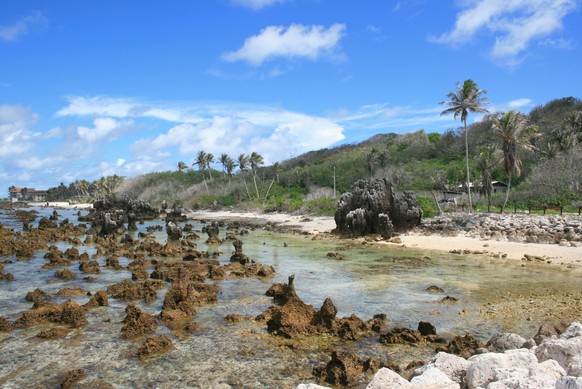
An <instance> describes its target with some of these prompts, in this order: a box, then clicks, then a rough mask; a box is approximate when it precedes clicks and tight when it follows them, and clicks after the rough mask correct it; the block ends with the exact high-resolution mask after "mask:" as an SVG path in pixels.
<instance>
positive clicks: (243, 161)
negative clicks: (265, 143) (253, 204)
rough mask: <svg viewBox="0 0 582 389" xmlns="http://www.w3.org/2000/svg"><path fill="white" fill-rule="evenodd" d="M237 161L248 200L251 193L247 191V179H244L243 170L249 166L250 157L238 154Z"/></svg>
mask: <svg viewBox="0 0 582 389" xmlns="http://www.w3.org/2000/svg"><path fill="white" fill-rule="evenodd" d="M237 162H238V168H239V170H240V174H241V176H242V179H243V182H244V184H245V189H246V190H247V196H249V200H250V199H251V194H250V192H249V187H248V186H247V180H246V179H245V172H246V171H247V170H248V168H249V162H250V157H249V156H248V155H245V154H241V155H239V156H238V159H237Z"/></svg>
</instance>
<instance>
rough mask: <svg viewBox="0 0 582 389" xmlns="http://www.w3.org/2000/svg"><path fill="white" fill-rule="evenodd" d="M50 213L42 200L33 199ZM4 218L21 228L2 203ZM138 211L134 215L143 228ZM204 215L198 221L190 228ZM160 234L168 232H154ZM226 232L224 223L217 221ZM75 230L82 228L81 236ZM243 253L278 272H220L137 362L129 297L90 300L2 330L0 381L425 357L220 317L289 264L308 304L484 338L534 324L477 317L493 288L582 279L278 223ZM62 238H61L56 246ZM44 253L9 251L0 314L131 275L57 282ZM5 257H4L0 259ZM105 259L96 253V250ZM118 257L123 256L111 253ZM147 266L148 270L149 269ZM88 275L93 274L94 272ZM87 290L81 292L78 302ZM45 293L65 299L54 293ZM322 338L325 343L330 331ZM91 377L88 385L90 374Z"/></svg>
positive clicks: (300, 370)
mask: <svg viewBox="0 0 582 389" xmlns="http://www.w3.org/2000/svg"><path fill="white" fill-rule="evenodd" d="M39 212H40V215H45V216H48V215H49V214H51V213H52V209H51V208H47V209H40V210H39ZM59 214H60V215H61V217H60V219H59V220H62V219H64V218H65V217H67V218H69V220H70V221H71V222H75V221H76V211H70V210H59ZM0 221H1V222H2V223H3V224H4V225H5V226H7V227H8V226H11V227H12V228H20V227H19V223H18V222H15V221H10V218H9V217H7V215H6V211H1V213H0ZM151 224H161V222H147V223H145V224H144V225H141V226H139V227H140V229H142V230H145V228H146V227H147V226H148V225H151ZM201 226H202V225H201V224H199V223H195V229H200V228H201ZM157 236H158V238H159V239H160V241H162V242H163V240H164V239H165V233H159V234H158V235H157ZM221 236H224V231H222V232H221ZM81 240H82V239H81ZM242 240H243V242H244V247H243V248H244V252H245V254H246V255H248V256H249V257H250V258H253V259H254V260H256V261H257V262H259V263H261V264H266V265H273V266H274V267H275V269H276V271H277V274H276V275H275V276H274V277H272V278H268V279H257V278H245V279H236V280H224V281H217V282H216V284H217V285H218V287H219V289H220V294H219V297H218V302H217V303H216V304H211V305H208V306H206V307H203V308H201V309H200V310H199V311H198V314H197V315H196V316H195V317H194V319H193V321H195V322H196V323H198V329H197V330H196V331H195V332H194V333H193V334H191V335H187V336H182V337H179V336H177V335H175V334H173V333H171V331H170V330H169V329H167V328H166V327H165V326H163V325H161V324H160V325H159V326H158V330H157V333H163V334H167V335H168V336H169V337H170V338H171V339H172V342H173V344H174V349H173V350H172V351H170V352H169V353H167V354H165V355H163V356H161V357H158V358H154V359H152V360H149V361H147V362H140V361H139V360H138V359H137V358H136V357H135V352H136V351H137V348H139V347H140V346H141V341H127V340H122V339H121V338H120V328H121V326H120V322H121V320H123V318H124V317H125V312H124V309H125V307H126V306H127V304H128V303H126V302H123V301H119V300H115V299H112V298H110V299H109V304H110V306H109V307H102V308H98V309H93V310H90V311H89V312H88V314H87V318H88V320H89V324H88V325H87V326H86V327H85V328H83V329H75V330H72V331H71V332H69V334H68V335H67V336H66V337H65V338H64V339H58V340H41V339H39V338H36V337H35V335H36V334H37V333H38V332H40V331H41V330H44V329H46V328H48V327H34V328H30V329H24V330H15V331H12V332H10V333H8V334H5V333H0V384H2V385H3V387H23V386H35V387H43V386H44V387H54V386H56V385H58V383H59V382H60V380H61V379H62V376H63V374H64V373H66V372H67V371H69V370H72V369H77V368H83V369H85V371H86V378H85V379H84V380H83V381H81V382H82V383H93V386H96V383H97V381H102V382H103V381H104V382H108V383H110V384H112V385H114V386H115V387H176V386H181V387H204V388H207V387H217V388H219V387H241V388H242V387H295V386H296V385H297V384H299V383H301V382H310V381H313V380H314V379H313V378H312V376H311V371H312V369H313V367H314V366H317V365H320V364H322V363H325V362H327V361H328V360H329V355H330V352H329V350H330V348H331V347H332V346H333V347H337V348H342V349H347V350H351V351H355V352H357V353H358V354H359V355H360V356H362V357H364V356H376V357H379V358H381V359H386V357H390V358H391V359H392V360H394V361H395V362H397V363H400V364H402V365H405V364H406V363H408V362H409V361H410V360H412V359H419V358H426V357H427V356H428V355H430V352H431V351H429V350H424V349H421V348H415V347H396V346H390V347H388V346H384V345H381V344H379V343H378V341H377V339H365V340H362V341H360V342H356V343H348V344H341V345H333V344H331V345H330V344H326V345H323V346H321V347H319V346H318V344H317V343H316V341H315V340H311V341H309V340H308V341H306V342H305V345H306V348H305V349H297V348H292V347H287V346H285V341H281V340H278V339H275V340H274V339H272V337H271V336H269V335H268V334H267V333H266V330H265V328H263V327H260V326H258V325H257V324H255V323H253V322H251V321H245V322H242V323H238V324H234V325H227V324H226V323H225V322H224V319H223V318H224V316H225V315H227V314H240V315H243V316H256V315H258V314H259V313H261V312H263V311H264V310H265V309H267V308H268V307H269V306H270V305H272V302H271V299H270V298H268V297H267V296H265V291H266V290H267V289H268V288H269V287H270V286H271V285H272V284H273V283H275V282H287V278H288V276H289V275H291V274H294V275H295V288H296V291H297V293H298V295H299V296H300V297H301V298H302V299H303V300H304V301H305V302H306V303H308V304H311V305H313V306H315V307H316V308H319V307H320V306H321V304H322V303H323V301H324V300H325V298H327V297H331V299H332V300H333V301H334V303H335V305H336V306H337V307H338V310H339V312H338V316H347V315H350V314H352V313H354V314H356V315H358V316H359V317H361V318H362V319H364V320H367V319H370V318H371V317H372V316H373V315H374V314H377V313H386V314H387V316H388V319H389V325H390V326H406V327H412V328H416V326H417V324H418V322H419V321H430V322H431V323H433V324H434V325H435V326H436V328H437V330H438V332H439V333H440V334H442V335H452V334H464V333H466V332H472V333H473V334H474V335H475V336H476V337H478V338H480V339H482V340H486V339H488V338H489V337H490V336H491V335H492V334H493V333H495V332H498V331H516V332H519V333H522V334H524V335H526V336H532V335H533V334H534V333H535V332H534V331H535V329H537V326H538V325H539V323H535V322H531V321H527V320H526V318H521V319H520V318H516V319H515V320H513V321H512V322H511V325H509V326H508V324H506V323H502V322H496V321H492V320H488V319H486V318H484V317H483V316H482V315H481V314H480V309H481V308H482V306H483V305H484V304H485V303H486V301H487V300H488V298H490V297H491V296H495V295H499V294H504V293H505V292H507V291H510V290H515V289H516V288H520V289H523V290H527V289H528V288H543V287H546V286H551V287H553V288H555V287H556V285H558V286H559V285H563V286H564V287H566V286H567V287H570V288H576V287H578V288H579V287H580V286H582V285H581V284H582V281H580V280H579V279H578V277H575V276H573V275H570V274H569V273H566V272H561V271H557V270H556V269H553V268H552V269H549V268H547V267H535V266H528V267H521V266H520V265H519V264H516V263H513V262H509V261H504V260H498V259H491V258H488V257H484V256H456V255H448V254H444V255H443V254H442V253H437V252H427V251H419V250H414V249H408V248H401V247H389V246H376V245H355V246H354V245H353V244H352V246H351V247H347V246H348V244H350V243H353V242H352V241H338V240H312V239H311V237H309V236H304V235H292V234H277V233H273V232H269V231H265V230H262V229H257V230H255V231H252V232H251V233H250V235H248V236H245V237H243V238H242ZM67 247H69V245H68V244H65V243H60V244H59V248H60V249H61V250H65V249H66V248H67ZM77 248H78V249H79V251H80V252H81V253H82V252H83V251H87V252H88V253H89V255H92V254H93V253H94V252H95V248H94V247H93V246H91V245H89V246H86V245H81V246H77ZM199 249H200V250H208V251H212V252H214V251H221V252H223V255H221V257H220V258H219V260H220V261H221V262H222V263H224V264H226V263H227V262H228V258H229V257H230V254H231V251H232V246H231V245H230V244H229V243H224V244H222V245H220V246H218V247H216V246H213V247H208V246H207V245H206V244H205V243H203V239H201V241H200V242H199ZM329 252H339V253H341V254H342V255H343V256H344V259H343V260H334V259H329V258H328V257H327V256H326V254H327V253H329ZM43 255H44V253H43V252H41V253H38V254H36V255H35V256H34V257H33V258H32V259H30V260H26V261H14V262H13V263H11V264H7V265H6V266H5V272H10V273H12V274H13V275H14V276H15V278H16V280H15V281H13V282H6V281H0V316H4V317H6V318H7V319H8V320H9V321H11V322H12V321H14V320H15V319H16V318H18V317H19V315H20V314H21V313H22V312H23V311H25V310H28V309H29V308H30V307H31V305H32V303H30V302H27V301H26V300H25V296H26V293H27V292H29V291H32V290H34V289H36V288H41V289H43V290H44V291H45V292H47V293H49V294H51V295H54V294H56V293H57V292H58V291H59V290H60V289H62V288H65V287H68V288H83V289H85V290H88V291H91V292H96V291H98V290H104V289H106V288H107V286H108V285H111V284H113V283H116V282H119V281H121V280H122V279H125V278H131V273H130V272H128V271H125V270H124V271H115V270H109V269H106V268H101V271H102V273H101V274H98V275H94V276H95V277H96V281H95V282H87V281H85V280H83V277H84V276H85V275H84V274H82V273H80V272H79V270H78V266H77V265H72V266H70V267H68V268H69V269H70V270H72V271H74V272H75V273H77V276H78V278H77V279H76V280H72V281H62V280H57V279H55V278H54V276H53V274H54V272H55V271H56V270H58V269H59V268H56V269H51V270H40V267H41V266H42V264H43V263H44V259H43ZM7 259H8V260H14V259H13V258H1V259H0V260H7ZM97 260H98V261H99V263H100V264H101V265H104V263H105V258H98V259H97ZM120 262H121V264H122V265H126V264H127V263H128V262H129V260H127V259H126V258H123V257H122V258H120ZM150 270H151V269H150ZM92 276H93V275H92ZM430 285H438V286H439V287H441V288H443V289H444V291H445V292H444V293H441V294H429V293H428V292H426V288H427V287H428V286H430ZM164 293H165V289H164V290H160V291H158V299H157V300H156V301H155V302H153V303H152V304H149V305H147V304H145V303H139V304H138V305H139V306H140V307H141V308H142V309H144V310H146V311H147V312H149V313H151V314H157V313H158V312H159V311H160V309H161V306H162V301H163V296H164ZM445 295H449V296H454V297H456V298H458V299H459V303H457V304H440V303H438V301H439V300H441V299H442V298H443V297H444V296H445ZM88 299H89V297H87V296H79V297H75V298H74V300H75V301H77V302H79V303H80V304H84V303H85V302H87V301H88ZM51 301H53V302H61V301H65V299H59V298H54V299H53V300H51ZM328 343H329V342H328ZM89 385H91V384H89Z"/></svg>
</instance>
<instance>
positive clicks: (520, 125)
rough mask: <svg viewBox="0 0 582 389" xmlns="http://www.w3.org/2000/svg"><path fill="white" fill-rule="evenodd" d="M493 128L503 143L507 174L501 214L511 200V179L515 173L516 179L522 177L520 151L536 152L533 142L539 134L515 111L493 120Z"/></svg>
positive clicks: (535, 128)
mask: <svg viewBox="0 0 582 389" xmlns="http://www.w3.org/2000/svg"><path fill="white" fill-rule="evenodd" d="M492 127H493V132H494V133H495V135H497V137H498V139H499V142H500V143H501V150H502V151H503V167H504V169H505V173H506V174H507V184H508V185H507V193H506V196H505V202H504V203H503V206H502V207H501V212H503V210H504V209H505V206H506V205H507V200H508V199H509V190H510V189H511V177H512V175H513V174H514V173H515V176H516V177H519V176H520V175H521V159H520V158H519V154H518V150H519V149H525V150H530V151H533V150H535V146H534V145H533V144H532V143H531V140H532V138H533V137H534V136H536V135H537V134H538V127H537V126H535V125H530V124H529V122H528V120H527V118H526V117H525V116H524V115H523V114H522V113H521V112H518V111H514V110H512V111H508V112H506V113H504V114H501V115H500V116H498V117H495V118H493V122H492Z"/></svg>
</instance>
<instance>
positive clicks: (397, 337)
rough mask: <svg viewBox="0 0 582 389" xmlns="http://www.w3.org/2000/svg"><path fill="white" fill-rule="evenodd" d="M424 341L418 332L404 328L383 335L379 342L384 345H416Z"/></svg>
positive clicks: (397, 328)
mask: <svg viewBox="0 0 582 389" xmlns="http://www.w3.org/2000/svg"><path fill="white" fill-rule="evenodd" d="M423 341H424V339H423V337H422V335H421V333H420V332H419V331H415V330H412V329H410V328H405V327H395V328H393V329H391V330H389V331H388V332H386V333H385V334H382V335H380V342H381V343H385V344H402V343H411V344H418V343H422V342H423Z"/></svg>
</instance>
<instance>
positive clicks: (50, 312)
mask: <svg viewBox="0 0 582 389" xmlns="http://www.w3.org/2000/svg"><path fill="white" fill-rule="evenodd" d="M48 323H55V324H67V325H70V326H71V327H74V328H76V327H82V326H85V325H86V324H87V318H86V317H85V309H84V308H83V307H81V306H80V305H79V304H77V303H76V302H74V301H71V300H68V301H66V302H64V303H62V304H50V303H34V306H33V308H32V309H31V310H30V311H27V312H24V313H23V314H22V315H21V316H20V317H19V318H18V319H16V321H15V322H14V323H13V324H12V327H13V328H28V327H33V326H36V325H41V324H48Z"/></svg>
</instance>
